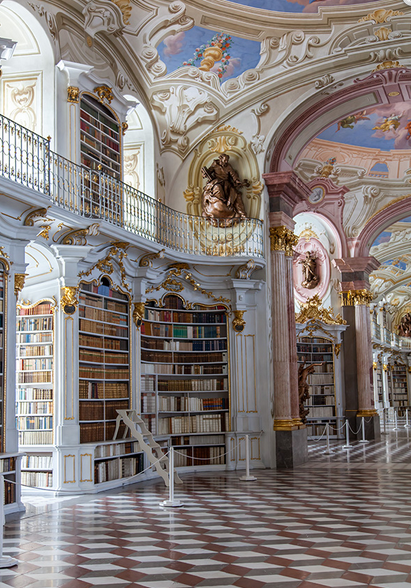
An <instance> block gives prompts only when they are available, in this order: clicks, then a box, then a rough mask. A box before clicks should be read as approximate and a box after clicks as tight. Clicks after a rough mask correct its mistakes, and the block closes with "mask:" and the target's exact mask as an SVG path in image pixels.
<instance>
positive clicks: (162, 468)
mask: <svg viewBox="0 0 411 588" xmlns="http://www.w3.org/2000/svg"><path fill="white" fill-rule="evenodd" d="M117 414H118V416H117V419H116V430H115V431H114V435H113V440H114V439H116V438H117V434H118V431H119V429H120V424H121V422H122V421H123V423H124V424H125V426H126V428H125V430H124V434H123V439H125V438H126V437H127V436H128V434H127V432H128V430H130V434H131V436H132V437H134V438H135V439H137V441H138V443H139V446H140V449H141V450H142V451H144V453H145V454H146V455H147V458H148V460H149V462H150V463H152V464H153V465H154V467H155V468H156V470H157V473H158V474H159V475H160V476H161V477H162V478H163V480H164V483H165V485H166V486H168V485H169V478H170V463H169V459H168V456H167V455H164V454H163V451H162V448H161V446H160V445H159V444H158V443H157V441H155V439H154V437H153V434H152V433H150V431H149V430H148V429H147V427H146V424H145V422H144V421H143V419H142V418H141V416H140V415H139V414H138V413H137V411H136V410H117ZM137 427H138V428H137ZM146 440H147V441H146ZM174 480H175V482H176V484H182V483H183V482H182V480H181V478H180V477H179V475H178V474H177V472H174Z"/></svg>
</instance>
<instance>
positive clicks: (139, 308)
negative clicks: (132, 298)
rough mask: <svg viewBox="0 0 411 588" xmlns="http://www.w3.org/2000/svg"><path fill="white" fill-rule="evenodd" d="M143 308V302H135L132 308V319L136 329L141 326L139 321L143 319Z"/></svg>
mask: <svg viewBox="0 0 411 588" xmlns="http://www.w3.org/2000/svg"><path fill="white" fill-rule="evenodd" d="M144 308H145V302H135V303H134V310H133V321H134V324H135V325H136V327H137V329H139V328H140V327H141V323H142V322H143V320H144Z"/></svg>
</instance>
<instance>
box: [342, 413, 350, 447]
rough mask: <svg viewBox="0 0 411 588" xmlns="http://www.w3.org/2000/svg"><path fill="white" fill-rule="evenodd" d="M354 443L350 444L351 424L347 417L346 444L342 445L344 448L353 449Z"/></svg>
mask: <svg viewBox="0 0 411 588" xmlns="http://www.w3.org/2000/svg"><path fill="white" fill-rule="evenodd" d="M351 447H352V445H350V425H349V423H348V419H345V445H343V446H342V448H343V449H351Z"/></svg>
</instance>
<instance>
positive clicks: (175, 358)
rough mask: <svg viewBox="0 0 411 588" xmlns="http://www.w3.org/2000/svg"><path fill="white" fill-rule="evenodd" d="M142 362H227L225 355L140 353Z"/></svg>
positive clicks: (144, 351)
mask: <svg viewBox="0 0 411 588" xmlns="http://www.w3.org/2000/svg"><path fill="white" fill-rule="evenodd" d="M141 359H142V361H149V362H155V363H157V362H161V363H191V364H194V363H213V362H220V363H221V362H224V361H227V353H221V352H218V351H217V352H214V353H209V352H208V353H201V354H200V353H190V354H186V353H184V352H175V353H161V352H159V351H146V350H144V349H143V350H142V351H141Z"/></svg>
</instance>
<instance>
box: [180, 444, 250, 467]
mask: <svg viewBox="0 0 411 588" xmlns="http://www.w3.org/2000/svg"><path fill="white" fill-rule="evenodd" d="M238 447H240V441H239V442H238V443H237V445H236V446H235V447H233V449H229V450H228V451H226V452H225V453H222V454H221V455H217V456H216V457H193V456H192V455H186V454H185V453H182V452H181V451H177V449H174V453H176V454H177V455H182V456H183V457H187V458H189V459H199V460H201V461H210V460H211V459H220V458H221V457H225V456H226V455H228V454H229V453H231V452H232V451H235V450H236V449H237V448H238ZM177 467H178V466H177Z"/></svg>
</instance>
